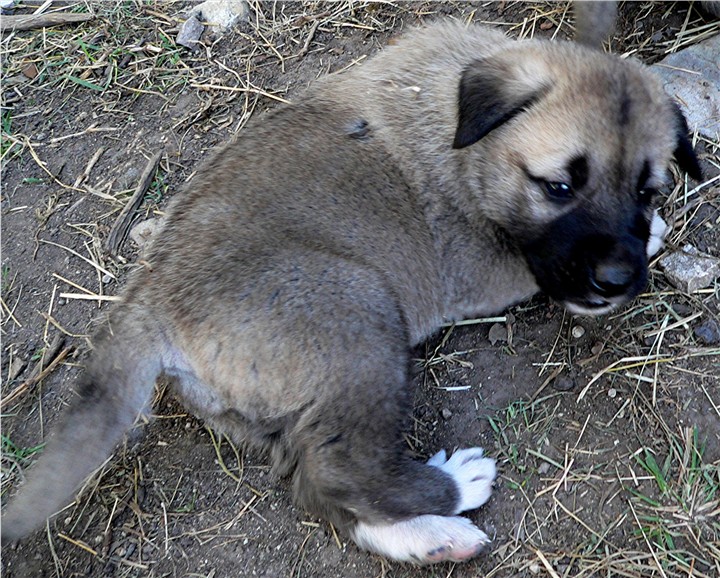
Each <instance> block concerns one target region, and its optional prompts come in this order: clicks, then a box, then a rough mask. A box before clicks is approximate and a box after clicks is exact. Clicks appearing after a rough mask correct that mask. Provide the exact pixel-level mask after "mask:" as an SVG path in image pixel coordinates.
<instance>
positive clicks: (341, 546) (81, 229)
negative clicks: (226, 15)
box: [1, 0, 720, 578]
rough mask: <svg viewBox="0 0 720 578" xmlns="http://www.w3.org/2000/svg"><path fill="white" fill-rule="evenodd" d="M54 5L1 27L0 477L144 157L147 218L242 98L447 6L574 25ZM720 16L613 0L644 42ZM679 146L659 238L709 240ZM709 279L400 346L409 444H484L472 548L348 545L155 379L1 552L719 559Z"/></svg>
mask: <svg viewBox="0 0 720 578" xmlns="http://www.w3.org/2000/svg"><path fill="white" fill-rule="evenodd" d="M40 4H41V2H25V3H23V4H21V5H20V7H19V8H18V9H17V10H16V12H17V13H25V12H29V11H31V10H34V9H35V8H36V7H37V6H38V5H40ZM66 4H69V5H70V6H71V7H72V9H73V11H76V12H88V11H90V12H92V13H94V14H95V15H96V18H95V19H94V20H92V21H89V22H86V23H84V24H76V25H71V26H65V27H60V28H48V29H45V30H34V31H27V32H16V33H13V34H8V33H5V34H4V36H3V41H2V84H3V86H2V149H1V153H2V374H1V375H2V394H3V402H2V479H1V481H2V496H3V500H4V499H6V498H7V497H8V496H9V495H11V494H12V492H13V487H14V486H15V485H16V484H18V483H19V482H21V481H22V479H23V476H24V472H25V469H26V468H27V467H28V466H30V464H31V463H32V461H33V459H34V457H35V455H36V454H37V453H38V452H40V451H42V448H41V447H40V446H41V444H42V443H43V440H44V439H45V436H46V435H47V434H48V432H49V431H50V430H51V428H52V425H53V423H54V422H55V421H56V419H57V416H58V414H59V412H60V411H61V410H62V408H63V407H64V406H65V405H66V404H67V403H68V401H69V400H70V399H71V397H72V387H73V383H74V381H75V379H76V377H77V375H78V372H79V371H80V366H81V363H82V355H83V352H84V351H86V350H87V347H88V340H87V339H88V338H87V336H88V335H89V334H90V333H91V332H92V324H93V320H94V319H96V318H98V317H99V316H100V313H101V312H102V311H103V310H104V309H105V308H107V307H109V306H111V304H112V303H111V301H112V297H113V296H116V295H117V294H118V293H119V291H120V289H121V287H122V285H123V279H124V278H125V276H126V275H127V273H128V271H129V270H130V268H131V267H132V266H133V265H134V264H135V263H137V262H138V260H139V259H141V255H139V248H138V245H137V244H136V243H135V242H134V241H132V240H130V239H127V240H125V241H124V242H123V244H122V245H121V247H120V250H119V252H118V254H117V255H113V254H111V253H109V252H108V251H107V250H106V248H105V245H104V243H105V241H106V239H107V237H108V235H109V232H110V231H111V228H112V226H113V224H114V223H115V221H116V219H117V218H118V216H119V214H120V211H121V210H122V208H123V207H124V205H125V204H126V203H127V201H128V199H129V197H130V195H131V194H132V191H133V189H134V188H135V186H136V185H137V182H138V180H139V178H140V175H141V173H142V172H143V170H144V169H145V167H146V165H147V163H148V160H149V159H150V158H151V157H152V156H153V155H155V154H156V153H162V156H161V160H160V164H159V168H158V169H157V172H156V174H155V177H154V180H153V183H152V185H151V187H150V190H149V191H148V193H147V194H146V196H145V198H144V200H143V204H142V205H141V207H140V209H139V210H138V211H137V214H136V216H135V218H134V222H135V223H137V222H143V221H146V220H148V219H151V218H155V217H158V216H161V215H162V211H163V208H164V207H165V206H166V203H167V201H168V199H169V198H171V197H172V196H173V195H175V194H177V193H178V191H180V190H181V189H182V187H183V186H185V183H186V182H187V181H188V180H189V179H190V178H191V177H192V174H193V171H194V170H196V168H197V167H198V164H199V162H200V161H201V160H202V159H203V158H204V157H205V156H206V155H207V153H208V151H209V150H210V149H212V148H213V147H214V146H215V145H217V144H220V143H223V142H224V141H226V140H227V139H229V138H230V137H231V135H232V134H235V133H237V132H238V131H241V130H242V127H243V126H244V125H245V123H246V122H248V120H249V118H250V117H251V116H252V117H253V118H252V120H251V121H250V122H261V120H262V115H263V113H264V112H265V111H266V110H268V109H270V108H271V107H274V106H278V105H280V104H279V101H281V100H284V99H285V100H292V99H293V97H294V96H295V95H297V94H298V92H299V91H301V90H302V89H303V88H304V87H305V86H307V85H308V83H310V82H311V81H312V80H313V79H315V78H316V77H318V76H321V75H323V74H326V73H328V72H336V71H340V70H343V69H345V68H347V67H350V66H355V65H362V60H364V59H365V58H366V57H368V56H369V55H371V54H372V53H374V52H376V51H377V50H380V49H381V47H382V46H383V45H384V44H386V43H387V42H388V40H389V39H390V38H392V37H393V36H395V35H397V34H398V33H400V32H401V31H402V30H403V29H404V28H407V27H408V26H411V25H414V24H417V23H421V22H424V21H430V20H433V19H436V18H438V17H452V18H460V19H463V20H473V21H477V22H490V23H493V24H494V25H497V26H501V27H502V28H503V29H505V30H506V31H507V32H508V33H509V34H511V35H513V36H532V35H542V36H553V37H557V38H558V39H564V38H568V37H570V36H571V35H572V20H571V15H570V14H569V12H568V5H567V4H566V3H564V2H558V3H543V2H536V3H526V2H442V3H441V2H413V3H367V2H352V3H351V2H333V3H328V2H303V3H292V2H287V3H273V2H251V3H250V7H251V10H250V17H249V20H248V21H247V22H244V23H241V24H239V25H238V26H236V27H235V28H234V29H232V30H230V31H227V32H225V33H222V34H216V33H213V32H212V31H206V33H205V34H204V36H203V38H202V47H201V48H200V49H199V50H197V51H195V52H193V51H190V50H188V49H186V48H182V47H180V46H177V45H175V42H174V39H175V37H176V34H177V29H178V25H179V22H180V21H181V14H182V10H183V8H184V7H186V6H187V5H188V3H186V2H176V3H170V2H161V1H149V2H140V1H139V0H137V1H132V2H122V3H83V2H68V3H66ZM718 32H720V24H718V23H712V22H711V20H710V19H709V18H708V17H707V16H705V15H704V14H702V12H700V11H699V10H698V8H697V7H694V6H693V7H691V6H690V5H689V4H688V3H660V4H659V5H655V6H653V5H651V3H644V2H634V3H624V4H623V5H622V6H621V17H620V24H619V29H618V31H617V32H616V34H615V36H614V38H613V39H612V41H611V49H612V50H613V51H615V52H618V53H622V54H628V55H632V56H635V57H639V58H641V59H643V60H645V61H646V62H649V63H652V62H656V61H657V60H659V59H660V58H662V56H663V55H664V54H665V53H666V52H668V51H673V50H675V49H677V48H678V47H679V46H680V45H681V44H682V43H690V44H692V43H693V42H697V41H699V40H701V39H702V38H703V37H705V36H707V35H708V34H713V33H714V34H717V33H718ZM697 151H698V152H699V153H700V155H701V159H702V164H703V168H704V170H705V172H706V175H705V178H706V181H705V182H703V183H687V182H685V181H684V180H683V178H682V177H680V176H679V175H678V176H677V181H676V184H675V186H674V187H672V188H669V189H668V190H666V191H663V199H662V204H663V206H662V214H663V215H664V217H665V219H666V220H667V221H668V222H669V223H670V224H671V225H672V232H671V234H670V235H669V238H668V246H667V250H671V249H673V248H677V247H680V246H682V245H684V244H685V243H692V244H693V245H695V246H696V247H697V248H698V249H700V250H702V251H705V252H707V253H710V254H713V255H715V256H720V227H719V226H718V225H720V195H719V191H720V189H719V188H718V182H717V180H715V181H713V178H714V177H716V176H717V175H718V174H719V173H720V152H719V151H720V144H719V143H717V142H711V141H708V140H706V139H702V138H700V139H698V144H697ZM698 185H700V186H699V187H698ZM190 186H192V183H191V184H190ZM696 188H697V189H696ZM695 189H696V190H695ZM188 239H189V242H192V231H188ZM719 291H720V286H718V284H717V281H716V282H715V284H714V285H711V286H710V287H708V288H706V289H702V290H700V291H698V292H695V293H693V294H692V295H687V294H683V293H681V292H679V291H678V290H676V289H674V288H673V287H672V286H670V285H669V284H668V282H667V281H666V279H665V277H664V275H663V273H662V271H661V270H660V269H659V268H658V266H657V264H656V263H655V262H654V263H653V264H652V270H651V279H650V285H649V287H648V291H647V292H646V293H644V294H643V295H641V296H640V297H639V298H638V299H637V300H635V301H634V302H633V303H632V304H630V305H629V306H628V307H626V308H624V309H622V310H620V311H617V312H614V313H613V314H611V315H608V316H605V317H600V318H585V317H573V316H571V315H570V314H568V313H565V312H564V311H563V310H562V309H561V308H560V307H558V306H557V305H555V304H553V303H551V302H549V301H548V300H547V299H546V298H543V297H542V296H540V297H537V298H535V299H533V300H532V301H531V302H529V303H524V304H521V305H519V306H517V307H514V308H513V309H512V310H511V311H509V312H508V313H507V315H505V316H503V317H502V318H500V319H495V320H476V322H475V323H471V324H468V325H461V326H456V327H453V328H447V329H446V330H444V331H442V332H441V333H439V334H438V335H437V336H436V338H434V339H433V340H432V341H431V342H429V343H428V344H426V345H425V346H423V347H421V348H419V349H418V350H417V351H416V358H417V374H416V377H415V381H416V384H417V398H416V405H415V411H414V421H413V423H414V427H413V429H412V431H409V432H408V433H407V443H408V445H409V446H410V448H411V449H412V450H413V451H414V452H416V453H417V455H418V456H419V457H427V456H429V455H431V454H433V453H434V452H436V451H437V450H438V449H440V448H448V449H452V448H455V447H465V446H471V445H480V446H483V447H485V448H486V449H487V451H488V453H489V454H490V455H492V456H493V457H496V458H497V460H498V464H499V472H500V473H499V477H498V480H497V484H496V490H495V493H494V495H493V497H492V498H491V500H490V502H489V503H488V504H487V505H486V506H484V507H483V508H481V509H480V510H478V511H474V512H471V513H469V517H470V518H471V519H472V520H473V521H475V522H476V523H477V524H478V525H479V526H480V527H481V528H483V529H484V530H485V531H486V532H487V533H488V534H489V535H490V536H492V537H493V544H492V549H491V551H490V552H488V553H487V554H485V555H483V556H481V557H479V558H478V559H477V560H474V561H472V562H470V563H466V564H462V565H455V564H442V565H438V566H435V567H429V568H417V567H414V566H411V565H405V564H398V563H389V562H387V561H385V560H383V559H381V558H379V557H376V556H374V555H370V554H368V553H366V552H363V551H360V550H359V549H358V548H356V547H355V546H354V545H353V544H352V543H350V542H348V540H347V538H346V537H345V536H343V535H338V534H337V533H336V532H335V530H334V529H333V528H332V527H331V526H329V525H328V524H327V523H325V522H323V521H322V520H318V519H314V518H312V517H311V516H309V515H308V514H306V513H305V512H303V511H300V510H298V509H297V508H295V507H294V506H293V505H292V503H291V500H290V495H289V491H288V487H287V483H286V481H284V480H281V479H276V478H274V477H273V476H271V475H270V473H269V469H268V467H267V465H266V463H267V462H266V460H265V458H264V457H263V456H258V455H254V454H252V453H249V452H246V451H244V450H243V449H242V448H238V447H235V446H233V445H232V444H231V443H230V442H229V441H228V440H226V439H224V438H221V437H218V436H216V435H215V434H214V432H212V431H210V430H209V429H207V428H206V427H204V425H203V423H202V422H200V421H198V420H197V419H195V418H193V417H192V416H191V415H188V414H187V413H186V412H185V411H184V410H183V408H182V407H181V406H180V405H178V404H177V402H175V401H174V400H173V398H172V394H171V392H170V391H169V390H168V389H167V388H166V387H164V386H163V385H162V384H161V385H160V386H159V387H158V392H157V400H156V404H155V406H154V416H153V417H154V419H152V420H149V421H148V422H147V423H142V424H139V425H137V426H136V427H135V428H134V430H133V431H132V432H131V433H130V435H129V436H128V439H127V441H126V443H125V444H124V445H123V446H122V447H120V448H119V449H118V450H117V452H116V454H115V456H114V457H113V458H112V459H111V460H109V461H108V462H107V463H106V464H105V466H104V467H103V468H102V470H101V471H100V472H99V473H98V474H97V475H96V476H94V477H93V478H92V479H91V480H90V481H89V482H88V483H87V484H86V485H85V487H84V488H83V489H82V491H80V492H79V494H78V497H77V501H76V502H74V503H73V504H70V505H68V507H67V508H65V509H64V510H63V511H62V513H61V514H60V515H59V516H58V517H57V519H56V520H55V521H54V522H53V523H50V524H49V526H48V527H47V529H46V530H44V531H39V532H37V533H36V534H34V535H33V536H32V537H30V538H28V539H26V540H24V541H22V542H21V543H20V544H18V545H10V544H3V549H2V574H3V576H6V577H7V578H26V577H37V578H40V577H63V578H69V577H79V576H89V577H100V576H103V577H104V576H108V577H158V578H159V577H171V576H172V577H198V578H199V577H203V578H221V577H226V576H228V577H229V576H262V577H268V578H269V577H276V576H277V577H281V576H282V577H286V576H287V577H290V576H291V577H297V578H300V577H316V576H317V577H324V576H343V577H348V578H355V577H357V578H360V577H362V578H372V577H383V576H385V577H397V578H404V577H409V576H419V577H425V576H426V577H431V576H432V577H449V576H453V577H455V578H461V577H474V576H498V577H524V576H550V577H553V578H556V577H560V576H562V577H575V576H604V577H612V576H625V577H639V576H648V577H649V576H658V577H675V576H677V577H679V576H685V577H688V576H689V577H705V576H707V577H711V576H715V577H717V576H720V387H719V386H720V383H719V377H718V376H719V375H720V361H719V360H720V356H719V355H720V336H718V335H714V334H713V330H715V331H720V328H719V327H720V326H718V325H717V323H718V319H719V316H718V293H719ZM713 324H715V325H713ZM40 369H43V372H42V373H40V374H38V371H39V370H40Z"/></svg>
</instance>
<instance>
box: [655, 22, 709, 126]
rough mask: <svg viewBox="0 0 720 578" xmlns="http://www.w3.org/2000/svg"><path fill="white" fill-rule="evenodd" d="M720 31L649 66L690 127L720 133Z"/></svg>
mask: <svg viewBox="0 0 720 578" xmlns="http://www.w3.org/2000/svg"><path fill="white" fill-rule="evenodd" d="M718 55H720V34H717V35H715V36H713V37H711V38H709V39H707V40H705V41H703V42H700V43H699V44H695V45H693V46H690V47H689V48H685V49H683V50H680V51H679V52H676V53H674V54H670V55H669V56H667V57H666V58H664V59H663V60H661V61H660V62H659V63H657V64H655V65H654V66H653V67H652V68H653V70H654V71H655V72H656V73H657V74H659V75H660V77H661V78H662V80H663V83H664V84H665V91H666V92H667V93H668V94H669V95H670V96H672V97H673V98H675V100H676V101H677V102H678V104H679V105H680V107H681V108H682V109H683V112H684V113H685V117H686V118H687V121H688V125H689V126H690V129H691V130H695V129H697V130H698V131H699V132H700V133H701V134H703V135H705V136H706V137H708V138H710V139H716V138H718V136H719V135H720V66H718V58H720V57H719V56H718Z"/></svg>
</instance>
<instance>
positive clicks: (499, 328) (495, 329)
mask: <svg viewBox="0 0 720 578" xmlns="http://www.w3.org/2000/svg"><path fill="white" fill-rule="evenodd" d="M488 339H489V340H490V343H492V344H493V345H495V344H496V343H497V342H498V341H502V342H506V341H507V339H508V331H507V327H506V326H505V325H503V324H502V323H494V324H493V326H492V327H491V328H490V333H489V334H488Z"/></svg>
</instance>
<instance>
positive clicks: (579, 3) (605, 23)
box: [573, 0, 617, 48]
mask: <svg viewBox="0 0 720 578" xmlns="http://www.w3.org/2000/svg"><path fill="white" fill-rule="evenodd" d="M573 11H574V12H575V41H576V42H580V43H581V44H585V45H586V46H590V47H592V48H602V43H603V41H604V40H607V39H608V37H609V36H610V34H612V32H613V30H614V29H615V21H616V20H617V2H608V1H604V2H591V1H590V0H576V1H575V2H573Z"/></svg>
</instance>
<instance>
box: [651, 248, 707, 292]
mask: <svg viewBox="0 0 720 578" xmlns="http://www.w3.org/2000/svg"><path fill="white" fill-rule="evenodd" d="M660 266H661V267H662V268H663V270H664V271H665V277H667V280H668V281H669V282H670V283H671V284H672V285H673V286H674V287H676V288H677V289H680V290H681V291H683V292H684V293H694V292H695V291H697V290H698V289H702V288H703V287H707V286H708V285H710V283H712V282H713V280H714V279H715V278H716V277H717V276H718V275H720V259H716V258H715V257H711V256H709V255H703V254H701V253H698V252H697V251H696V250H694V249H693V248H692V247H685V248H684V249H683V250H682V251H675V252H673V253H670V254H669V255H666V256H665V257H663V258H662V259H660Z"/></svg>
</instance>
